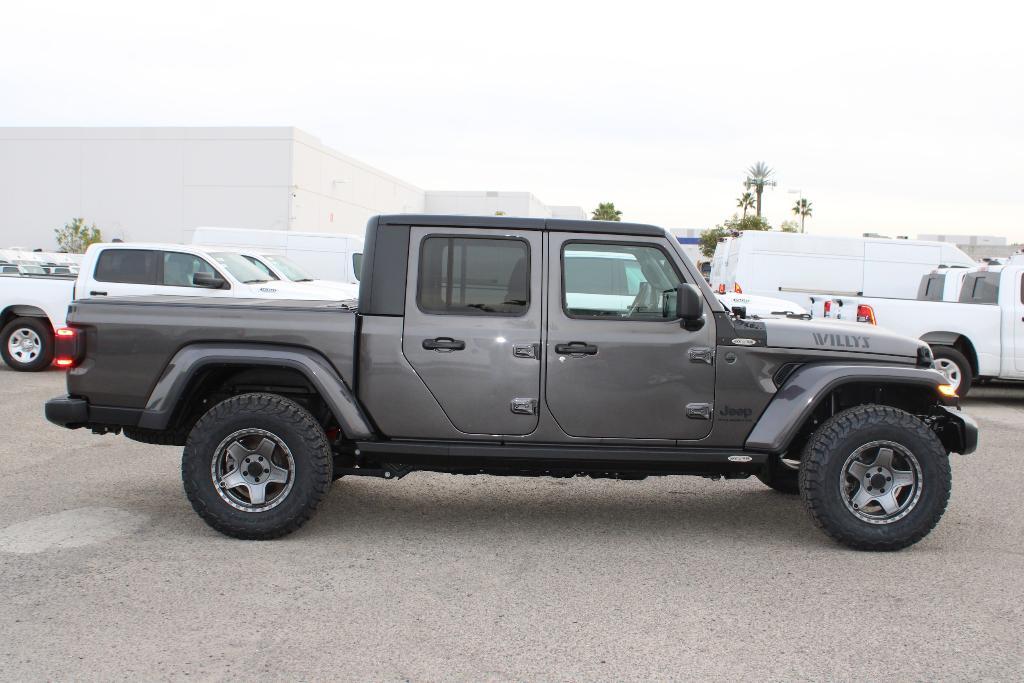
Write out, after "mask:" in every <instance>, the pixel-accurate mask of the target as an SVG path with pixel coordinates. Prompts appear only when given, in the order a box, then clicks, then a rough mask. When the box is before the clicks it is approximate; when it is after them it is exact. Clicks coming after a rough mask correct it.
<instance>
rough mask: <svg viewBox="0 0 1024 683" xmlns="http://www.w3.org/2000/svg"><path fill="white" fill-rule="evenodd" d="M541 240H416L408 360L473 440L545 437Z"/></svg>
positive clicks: (507, 236) (448, 235)
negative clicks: (540, 425)
mask: <svg viewBox="0 0 1024 683" xmlns="http://www.w3.org/2000/svg"><path fill="white" fill-rule="evenodd" d="M541 234H542V233H540V232H536V231H529V230H508V231H504V232H501V233H498V232H497V231H495V230H493V229H489V230H481V231H474V230H473V229H471V228H437V227H431V228H422V227H420V228H417V227H414V228H412V229H411V231H410V243H409V264H408V279H407V283H406V299H405V301H406V304H405V329H404V335H403V338H402V350H403V352H404V354H405V357H406V358H407V359H408V361H409V363H410V364H411V365H412V366H413V368H415V370H416V372H417V373H418V374H419V376H420V378H421V379H422V380H423V382H424V383H425V384H426V386H427V388H428V389H429V390H430V392H431V393H432V394H433V395H434V398H436V399H437V402H438V403H439V404H440V405H441V408H442V409H443V410H444V412H445V414H446V415H447V416H448V418H449V419H450V420H451V422H452V424H453V425H455V428H456V429H458V430H459V431H461V432H463V433H465V434H490V435H498V434H508V435H522V434H529V433H530V432H532V431H533V430H534V429H536V427H537V420H538V418H537V407H538V400H539V398H540V360H539V357H540V341H541V296H540V292H541V284H540V283H541V273H542V263H543V260H542V239H541Z"/></svg>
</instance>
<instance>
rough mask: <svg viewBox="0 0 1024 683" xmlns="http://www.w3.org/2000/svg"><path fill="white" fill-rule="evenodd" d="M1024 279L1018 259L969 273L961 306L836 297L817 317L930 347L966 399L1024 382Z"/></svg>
mask: <svg viewBox="0 0 1024 683" xmlns="http://www.w3.org/2000/svg"><path fill="white" fill-rule="evenodd" d="M959 276H960V274H959V273H955V274H954V277H957V278H959ZM1022 276H1024V255H1017V256H1014V257H1013V258H1011V259H1010V260H1009V262H1008V263H1007V264H1006V265H1003V266H991V267H982V268H979V269H976V270H971V271H968V272H966V273H964V274H963V282H962V285H961V286H960V292H959V296H958V300H957V301H935V300H928V299H925V300H915V299H883V298H877V297H833V298H831V299H828V300H826V301H824V302H815V306H814V308H813V314H814V315H815V316H816V317H817V316H822V317H827V318H836V319H839V320H856V321H858V322H862V323H869V324H876V325H878V326H879V327H884V328H886V329H889V330H892V331H893V332H899V333H901V334H905V335H907V336H911V337H917V338H918V339H921V340H923V341H926V342H928V344H929V345H930V346H931V348H932V352H933V353H934V354H935V366H936V368H937V369H938V370H940V371H941V372H942V373H943V374H945V375H946V377H947V378H948V380H949V383H950V384H951V385H953V386H954V387H955V388H956V389H957V391H958V393H959V394H960V396H965V395H966V394H967V392H968V391H970V388H971V385H972V384H973V383H974V381H975V380H977V379H989V378H995V379H1013V380H1020V379H1024V282H1022Z"/></svg>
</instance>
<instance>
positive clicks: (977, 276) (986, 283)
mask: <svg viewBox="0 0 1024 683" xmlns="http://www.w3.org/2000/svg"><path fill="white" fill-rule="evenodd" d="M998 301H999V273H993V272H985V273H970V274H969V275H967V277H965V278H964V284H963V286H962V287H961V289H960V302H961V303H969V304H995V303H997V302H998Z"/></svg>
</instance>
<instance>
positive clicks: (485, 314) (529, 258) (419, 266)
mask: <svg viewBox="0 0 1024 683" xmlns="http://www.w3.org/2000/svg"><path fill="white" fill-rule="evenodd" d="M437 237H440V238H448V239H468V240H504V241H507V242H522V243H523V244H524V245H525V246H526V308H525V309H523V312H522V313H492V312H490V311H480V312H479V313H466V312H463V311H458V312H456V311H429V310H426V309H424V308H423V306H422V305H420V296H421V294H422V291H421V288H422V283H423V277H422V273H423V250H424V246H425V245H426V243H427V240H430V239H434V238H437ZM416 259H417V260H416V310H418V311H419V312H420V313H422V314H423V315H454V316H459V317H461V318H525V317H527V316H528V315H529V314H530V309H531V308H532V307H533V291H532V290H533V286H532V285H533V282H532V279H531V278H532V277H533V251H532V250H531V249H530V241H529V240H528V239H526V238H525V237H519V236H516V235H501V236H495V235H479V234H477V235H465V234H460V233H447V232H445V233H441V232H431V233H427V234H426V235H424V236H423V237H421V238H420V245H419V250H418V253H417V255H416Z"/></svg>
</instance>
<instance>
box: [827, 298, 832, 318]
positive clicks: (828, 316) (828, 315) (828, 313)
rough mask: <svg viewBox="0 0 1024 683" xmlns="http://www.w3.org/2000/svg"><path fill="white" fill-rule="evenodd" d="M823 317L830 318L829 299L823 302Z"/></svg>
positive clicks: (830, 303) (830, 304)
mask: <svg viewBox="0 0 1024 683" xmlns="http://www.w3.org/2000/svg"><path fill="white" fill-rule="evenodd" d="M825 317H826V318H830V317H832V300H831V299H826V300H825Z"/></svg>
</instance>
